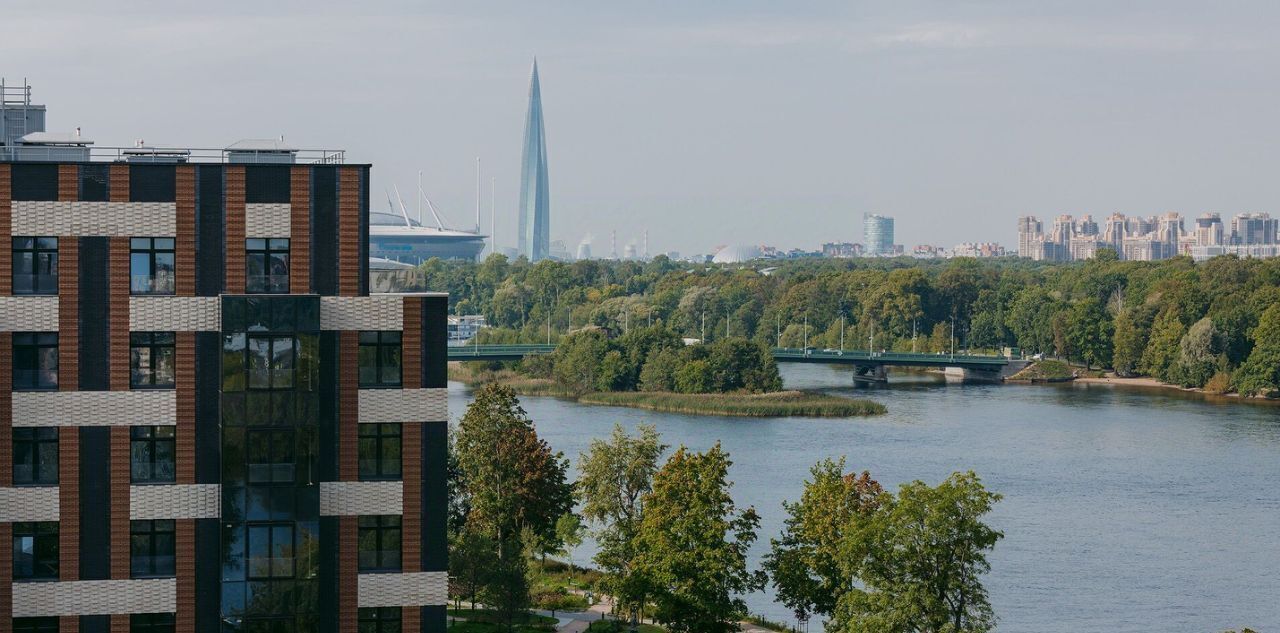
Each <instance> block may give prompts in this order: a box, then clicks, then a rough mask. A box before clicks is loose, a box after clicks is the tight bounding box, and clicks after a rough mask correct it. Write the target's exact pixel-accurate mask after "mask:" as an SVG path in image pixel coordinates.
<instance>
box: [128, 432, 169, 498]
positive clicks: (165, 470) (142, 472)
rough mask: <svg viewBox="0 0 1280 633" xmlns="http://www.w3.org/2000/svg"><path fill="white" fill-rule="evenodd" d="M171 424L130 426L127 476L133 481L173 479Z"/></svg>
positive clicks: (150, 482) (152, 481)
mask: <svg viewBox="0 0 1280 633" xmlns="http://www.w3.org/2000/svg"><path fill="white" fill-rule="evenodd" d="M174 428H175V427H172V426H133V427H129V477H130V480H131V481H132V482H133V483H135V484H160V483H173V482H174V481H175V479H176V478H175V469H174V453H175V450H176V440H175V438H174Z"/></svg>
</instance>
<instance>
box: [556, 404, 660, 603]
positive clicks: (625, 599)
mask: <svg viewBox="0 0 1280 633" xmlns="http://www.w3.org/2000/svg"><path fill="white" fill-rule="evenodd" d="M637 431H638V432H637V434H636V435H634V436H632V435H628V434H627V432H626V431H624V430H623V429H622V426H620V425H614V427H613V434H612V435H610V436H609V439H607V440H601V439H593V440H591V445H590V448H588V449H587V452H585V453H583V454H582V455H581V457H579V459H578V470H579V471H580V472H581V477H580V478H579V481H578V490H579V493H580V494H581V496H582V516H583V517H585V518H586V519H587V520H588V521H590V522H592V523H593V524H595V525H596V526H598V527H597V529H596V533H595V536H596V543H597V545H598V546H599V550H598V552H597V553H596V556H595V562H596V564H597V565H599V566H600V568H601V569H602V570H603V571H604V573H605V577H604V580H603V582H602V585H603V588H604V590H605V591H607V592H608V593H609V595H611V596H613V598H614V601H615V603H616V604H617V606H618V607H619V609H620V610H621V611H622V612H624V613H634V612H638V611H639V610H640V609H641V608H642V607H643V606H644V604H645V596H646V593H645V589H644V585H643V583H641V582H638V579H637V578H636V577H635V576H634V575H633V573H632V571H633V569H634V566H635V561H634V558H635V555H636V543H635V539H636V534H637V533H638V532H639V530H640V521H641V519H642V518H643V517H644V510H645V501H646V499H645V495H646V494H648V493H649V491H650V490H651V489H652V486H653V476H654V473H656V472H657V470H658V458H659V457H661V456H662V453H663V451H665V450H666V449H667V446H666V445H665V444H663V443H662V441H661V439H660V438H659V436H658V432H657V430H655V429H654V427H653V426H651V425H645V424H642V425H640V426H639V428H638V429H637Z"/></svg>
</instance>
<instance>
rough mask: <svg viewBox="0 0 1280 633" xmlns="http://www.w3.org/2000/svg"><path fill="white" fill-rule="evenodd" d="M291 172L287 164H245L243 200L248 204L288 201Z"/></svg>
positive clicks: (291, 189) (291, 192)
mask: <svg viewBox="0 0 1280 633" xmlns="http://www.w3.org/2000/svg"><path fill="white" fill-rule="evenodd" d="M291 172H292V169H291V168H290V167H288V166H287V165H246V166H245V168H244V201H245V202H247V203H249V204H264V203H265V204H271V203H275V204H282V203H288V202H289V201H290V198H291V197H292V195H293V187H292V184H293V182H292V177H291Z"/></svg>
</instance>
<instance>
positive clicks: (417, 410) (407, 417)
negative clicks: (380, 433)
mask: <svg viewBox="0 0 1280 633" xmlns="http://www.w3.org/2000/svg"><path fill="white" fill-rule="evenodd" d="M359 398H360V399H359V400H358V407H359V418H358V419H359V420H360V422H361V423H362V424H379V423H383V422H446V421H448V420H449V394H448V390H446V389H445V388H443V387H438V388H433V389H361V390H360V396H359Z"/></svg>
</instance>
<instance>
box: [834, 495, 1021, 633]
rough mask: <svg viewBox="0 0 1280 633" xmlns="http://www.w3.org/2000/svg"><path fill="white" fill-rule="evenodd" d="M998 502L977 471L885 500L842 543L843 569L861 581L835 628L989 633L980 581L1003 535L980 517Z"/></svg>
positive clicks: (842, 602)
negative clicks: (992, 552)
mask: <svg viewBox="0 0 1280 633" xmlns="http://www.w3.org/2000/svg"><path fill="white" fill-rule="evenodd" d="M999 500H1000V495H998V494H995V493H992V492H988V491H987V490H986V488H984V487H983V485H982V482H981V481H980V480H979V479H978V476H977V475H975V474H973V473H972V472H969V473H963V474H962V473H955V474H953V475H951V477H949V478H947V480H946V481H944V482H942V483H941V484H939V485H938V486H937V487H929V486H928V485H926V484H924V483H923V482H920V481H916V482H913V483H909V484H904V485H903V486H902V488H901V489H899V491H898V494H897V496H893V495H889V494H885V495H883V498H882V501H881V506H880V507H879V508H878V509H877V511H876V512H875V513H874V515H873V516H872V517H871V518H870V519H868V520H866V521H861V522H859V523H858V524H857V525H856V526H855V527H854V529H853V530H852V531H851V533H850V534H849V535H848V538H846V539H845V547H844V560H845V563H846V565H847V567H846V570H845V571H846V573H847V574H849V575H850V576H852V577H854V578H856V579H857V581H858V583H857V586H856V587H854V588H853V589H851V590H850V591H848V592H846V593H845V594H844V595H843V596H841V597H840V599H839V601H838V604H837V607H836V613H835V618H834V619H833V622H832V629H833V630H836V631H849V632H855V631H857V632H861V631H867V632H870V631H876V632H885V633H970V632H972V633H978V632H983V631H989V630H990V629H991V627H992V626H994V624H995V615H994V613H993V612H992V609H991V604H990V602H989V601H988V599H987V591H986V589H985V588H984V587H983V585H982V578H981V577H982V574H984V573H986V572H987V571H989V570H990V568H991V565H990V563H988V562H987V552H989V551H991V550H992V549H993V548H994V547H995V544H996V542H997V541H999V540H1000V539H1001V538H1003V534H1001V533H1000V532H998V531H995V530H993V529H991V527H990V526H988V525H987V524H986V523H984V522H983V521H982V519H983V516H984V515H986V514H987V513H988V512H990V511H991V507H992V505H993V504H995V503H996V502H998V501H999Z"/></svg>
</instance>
